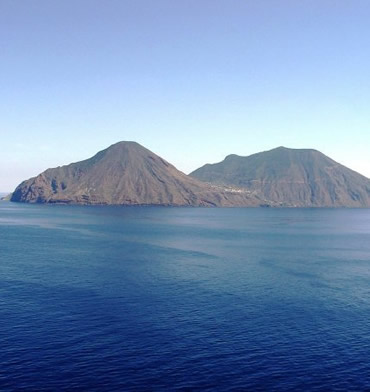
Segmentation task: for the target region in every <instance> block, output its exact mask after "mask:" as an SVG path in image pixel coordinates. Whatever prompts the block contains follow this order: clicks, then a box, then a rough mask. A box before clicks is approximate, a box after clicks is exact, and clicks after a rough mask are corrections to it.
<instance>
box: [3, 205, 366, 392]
mask: <svg viewBox="0 0 370 392" xmlns="http://www.w3.org/2000/svg"><path fill="white" fill-rule="evenodd" d="M0 342H1V349H0V390H1V391H15V390H24V391H64V390H68V391H73V390H76V391H77V390H88V391H146V390H153V391H167V390H183V391H192V390H195V391H201V390H210V391H242V390H249V391H264V390H271V391H279V390H281V391H297V390H312V391H316V390H320V391H326V390H338V391H340V390H342V391H345V390H356V391H360V390H370V210H362V209H357V210H355V209H268V208H265V209H263V208H261V209H206V208H151V207H146V208H141V207H133V208H130V207H127V208H123V207H71V206H37V205H22V204H14V203H9V202H1V203H0Z"/></svg>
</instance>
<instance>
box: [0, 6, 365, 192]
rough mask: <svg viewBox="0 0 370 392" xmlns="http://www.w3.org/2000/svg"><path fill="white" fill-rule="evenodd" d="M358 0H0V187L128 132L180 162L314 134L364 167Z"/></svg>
mask: <svg viewBox="0 0 370 392" xmlns="http://www.w3.org/2000/svg"><path fill="white" fill-rule="evenodd" d="M369 21H370V1H369V0H337V1H334V0H299V1H297V0H155V1H154V0H100V1H96V0H42V1H41V0H32V1H24V0H0V71H1V72H0V137H1V143H0V191H10V190H12V189H13V188H14V187H15V186H16V185H17V184H18V183H19V182H20V181H21V180H23V179H26V178H29V177H31V176H34V175H36V174H38V173H39V172H41V171H43V170H45V169H46V168H48V167H54V166H59V165H63V164H68V163H70V162H72V161H78V160H81V159H85V158H88V157H90V156H91V155H93V154H94V153H96V152H97V151H99V150H101V149H103V148H105V147H107V146H109V145H110V144H113V143H115V142H117V141H120V140H135V141H137V142H139V143H141V144H143V145H144V146H146V147H147V148H149V149H150V150H152V151H154V152H155V153H157V154H159V155H161V156H162V157H163V158H165V159H167V160H168V161H170V162H171V163H173V164H175V166H177V167H178V168H179V169H180V170H182V171H184V172H186V173H188V172H190V171H192V170H194V169H196V168H197V167H199V166H201V165H203V164H205V163H207V162H217V161H220V160H222V159H223V158H224V157H225V156H226V155H228V154H231V153H235V154H239V155H249V154H251V153H254V152H258V151H262V150H267V149H271V148H274V147H277V146H280V145H284V146H286V147H294V148H301V147H307V148H316V149H318V150H320V151H322V152H324V153H325V154H327V155H329V156H331V157H332V158H333V159H335V160H338V161H340V162H341V163H344V164H345V165H347V166H349V167H351V168H353V169H355V170H357V171H360V172H361V173H362V174H364V175H366V176H368V177H370V157H369V150H370V50H369V48H370V22H369Z"/></svg>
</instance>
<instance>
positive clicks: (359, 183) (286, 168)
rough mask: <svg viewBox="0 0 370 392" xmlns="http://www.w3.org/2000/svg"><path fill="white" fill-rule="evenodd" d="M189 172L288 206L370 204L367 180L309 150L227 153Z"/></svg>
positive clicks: (364, 205)
mask: <svg viewBox="0 0 370 392" xmlns="http://www.w3.org/2000/svg"><path fill="white" fill-rule="evenodd" d="M236 157H237V159H236ZM233 158H234V159H233ZM190 176H192V177H194V178H197V179H198V180H201V181H206V182H208V183H213V184H219V185H224V186H234V187H238V188H244V189H247V190H249V191H250V192H253V193H255V194H258V195H260V197H262V198H265V199H267V200H274V201H276V202H278V203H281V204H282V205H287V206H302V207H308V206H311V207H314V206H320V207H323V206H327V207H339V206H346V207H350V206H352V207H369V206H370V180H369V179H367V178H366V177H364V176H362V175H361V174H359V173H356V172H354V171H352V170H350V169H348V168H346V167H344V166H342V165H340V164H339V163H337V162H335V161H334V160H332V159H331V158H329V157H327V156H326V155H324V154H323V153H321V152H319V151H317V150H314V149H293V148H287V147H283V146H280V147H277V148H274V149H272V150H269V151H264V152H259V153H257V154H253V155H250V156H247V157H242V156H236V155H228V156H227V157H226V158H225V160H224V161H222V162H220V163H216V164H208V165H205V166H203V167H201V168H199V169H197V170H195V171H194V172H193V173H191V174H190Z"/></svg>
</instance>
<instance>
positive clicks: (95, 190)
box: [11, 141, 265, 206]
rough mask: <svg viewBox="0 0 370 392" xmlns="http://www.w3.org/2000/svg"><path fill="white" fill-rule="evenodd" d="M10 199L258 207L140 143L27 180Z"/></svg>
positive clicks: (249, 196) (247, 197)
mask: <svg viewBox="0 0 370 392" xmlns="http://www.w3.org/2000/svg"><path fill="white" fill-rule="evenodd" d="M11 201H17V202H27V203H58V204H109V205H111V204H113V205H173V206H236V205H240V206H258V205H260V204H261V203H262V204H263V203H265V200H262V199H260V198H259V197H258V196H255V195H254V194H253V193H251V192H249V191H241V192H233V191H231V190H228V189H227V188H225V187H220V186H215V185H208V184H205V183H203V182H200V181H198V180H196V179H194V178H191V177H189V176H187V175H186V174H184V173H182V172H180V171H179V170H177V169H176V168H175V167H174V166H173V165H172V164H170V163H169V162H167V161H166V160H164V159H163V158H161V157H160V156H158V155H156V154H154V153H153V152H151V151H150V150H148V149H146V148H145V147H143V146H141V145H140V144H138V143H136V142H132V141H129V142H126V141H122V142H118V143H115V144H113V145H111V146H110V147H108V148H106V149H104V150H102V151H99V152H98V153H97V154H95V155H94V156H92V157H91V158H88V159H85V160H83V161H80V162H74V163H71V164H69V165H64V166H59V167H56V168H51V169H47V170H45V171H44V172H42V173H41V174H39V175H38V176H36V177H33V178H30V179H28V180H26V181H23V182H22V183H21V184H20V185H18V187H17V188H16V189H15V191H14V192H13V195H12V198H11Z"/></svg>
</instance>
